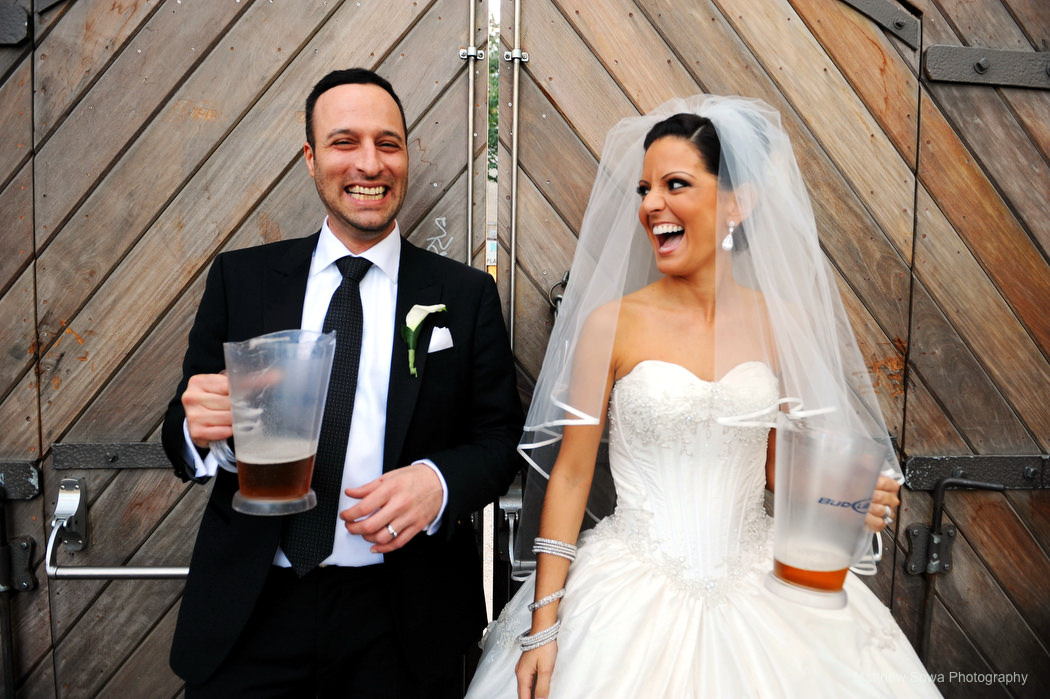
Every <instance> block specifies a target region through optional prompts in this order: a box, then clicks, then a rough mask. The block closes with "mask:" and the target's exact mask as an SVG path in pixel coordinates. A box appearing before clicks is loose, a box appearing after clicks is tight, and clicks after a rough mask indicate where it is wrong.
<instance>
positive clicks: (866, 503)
mask: <svg viewBox="0 0 1050 699" xmlns="http://www.w3.org/2000/svg"><path fill="white" fill-rule="evenodd" d="M817 502H818V503H819V504H821V505H828V506H829V507H849V508H851V509H852V510H853V511H854V512H857V513H859V514H862V515H866V514H868V508H869V507H871V498H864V499H863V500H857V501H856V502H850V501H848V500H836V499H834V498H821V499H820V500H817Z"/></svg>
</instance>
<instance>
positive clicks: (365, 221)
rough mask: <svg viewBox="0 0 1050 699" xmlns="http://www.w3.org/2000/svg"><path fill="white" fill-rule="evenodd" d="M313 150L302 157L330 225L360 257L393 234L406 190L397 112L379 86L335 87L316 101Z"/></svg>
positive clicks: (404, 157)
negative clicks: (396, 217)
mask: <svg viewBox="0 0 1050 699" xmlns="http://www.w3.org/2000/svg"><path fill="white" fill-rule="evenodd" d="M313 128H314V134H313V135H314V144H315V145H314V146H311V145H310V144H309V143H307V144H306V145H305V146H303V156H304V157H305V159H306V167H307V169H308V170H309V171H310V176H311V177H313V178H314V184H315V185H316V186H317V194H318V195H319V196H320V197H321V201H322V202H323V203H324V207H325V210H326V211H327V212H328V225H329V227H330V228H331V229H332V232H333V233H334V234H335V236H336V237H337V238H339V240H340V241H342V242H343V244H344V245H346V246H347V248H349V249H350V250H351V251H353V252H355V253H360V252H362V251H364V250H366V249H368V248H370V247H372V246H373V245H375V244H376V243H377V242H379V241H380V240H382V239H383V238H385V237H386V236H387V235H388V234H389V233H390V231H392V230H393V229H394V217H395V216H397V213H398V211H399V210H400V209H401V205H402V204H403V203H404V201H405V190H406V188H407V186H408V150H407V143H406V140H407V139H406V134H405V131H404V128H403V126H402V123H401V112H400V111H399V110H398V107H397V104H396V103H395V102H394V100H393V98H391V97H390V95H389V94H388V93H387V92H386V90H384V89H383V88H381V87H379V86H378V85H372V84H369V83H363V84H349V85H338V86H336V87H333V88H331V89H329V90H327V91H325V92H324V93H322V94H321V95H320V96H319V97H318V98H317V103H316V104H315V106H314V114H313Z"/></svg>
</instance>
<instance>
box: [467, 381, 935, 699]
mask: <svg viewBox="0 0 1050 699" xmlns="http://www.w3.org/2000/svg"><path fill="white" fill-rule="evenodd" d="M776 398H777V395H776V381H775V378H774V377H773V375H772V373H771V372H770V371H769V369H768V367H766V365H765V364H761V363H759V362H747V363H744V364H741V365H739V366H737V367H736V368H734V369H733V370H732V371H731V372H729V373H728V374H727V375H726V376H725V377H723V378H722V379H721V380H719V381H717V382H709V381H704V380H702V379H699V378H697V377H696V376H695V375H693V374H692V373H691V372H689V371H688V370H686V369H685V368H683V367H681V366H678V365H675V364H668V363H666V362H660V361H654V360H647V361H644V362H641V363H639V364H638V365H637V366H636V367H635V368H634V369H633V370H632V371H631V372H630V373H629V374H628V375H626V376H624V377H623V378H621V379H620V380H619V381H617V383H616V386H615V387H614V390H613V395H612V398H611V403H610V408H609V458H610V466H611V469H612V473H613V479H614V483H615V486H616V493H617V506H616V512H615V513H614V514H613V515H611V516H609V517H607V518H606V519H604V520H603V521H602V522H600V523H599V524H598V525H597V526H596V527H595V528H594V529H592V530H590V531H588V532H585V533H584V534H583V535H581V537H580V541H579V551H578V553H577V556H576V560H575V561H574V562H573V563H572V566H571V567H570V570H569V577H568V580H567V581H566V585H565V588H566V591H565V597H564V599H562V600H561V606H560V609H559V618H560V619H561V620H562V626H561V632H560V634H559V636H558V641H557V642H558V659H557V663H556V665H555V669H554V675H553V678H552V682H551V699H578V698H581V697H600V698H601V699H609V698H611V697H630V698H632V699H650V698H658V697H667V698H669V699H685V698H688V697H802V696H805V697H825V696H826V697H831V696H834V697H853V698H856V697H875V698H877V699H890V698H891V697H905V696H939V695H938V693H937V690H936V688H935V686H934V685H933V684H932V682H930V678H929V676H928V674H927V673H926V671H925V669H924V668H923V666H922V663H921V662H920V661H919V659H918V656H916V655H915V653H914V652H913V650H912V648H911V645H910V644H909V643H908V640H907V639H906V638H905V637H904V635H903V633H901V631H900V629H899V628H898V626H897V624H896V622H895V621H894V620H893V617H892V616H891V615H890V613H889V611H888V610H887V609H886V607H885V606H883V604H882V603H881V602H880V601H879V600H878V599H877V598H876V597H875V596H874V595H873V594H872V593H871V591H870V590H868V588H867V587H865V586H864V584H863V583H862V582H861V581H860V580H859V579H857V578H856V577H854V576H853V574H852V573H851V574H849V575H848V576H847V579H846V585H845V589H846V592H847V594H848V596H849V602H848V604H847V606H846V607H845V608H843V609H837V610H825V609H817V608H812V607H807V606H802V605H799V604H796V603H794V602H790V601H787V600H785V599H783V598H780V597H777V596H775V595H773V594H772V593H771V592H769V591H768V590H767V589H766V588H765V586H764V584H763V579H764V578H765V576H766V574H767V573H768V572H769V571H770V569H771V568H772V562H773V548H772V538H773V536H772V534H773V532H772V519H771V518H769V517H768V516H767V515H766V514H765V511H764V508H763V490H764V487H765V449H766V437H767V432H766V430H764V429H762V428H740V427H723V426H721V425H719V424H718V423H717V422H715V417H717V416H719V415H732V414H742V413H746V412H749V411H752V410H756V409H759V408H762V407H764V406H766V405H769V404H770V403H771V402H773V401H774V400H775V399H776ZM534 584H535V579H534V576H532V577H530V578H529V579H528V581H527V582H526V583H525V584H524V585H523V586H522V588H521V590H519V592H518V594H516V595H515V596H514V598H513V599H512V600H511V601H510V602H509V603H508V604H507V606H506V608H505V609H504V610H503V612H502V613H501V614H500V616H499V618H498V619H497V620H496V621H495V622H493V623H492V624H491V625H490V626H489V628H488V630H487V631H486V634H485V637H484V639H483V641H482V646H483V648H484V651H483V654H482V658H481V661H480V663H479V666H478V669H477V673H476V675H475V677H474V680H473V682H472V683H471V686H470V689H469V691H468V692H467V697H468V698H469V699H496V698H500V697H507V698H508V699H510V698H514V697H517V693H516V691H517V690H516V684H515V682H516V681H515V676H514V666H515V664H516V663H517V661H518V657H519V655H520V652H519V650H518V643H517V636H518V635H519V634H521V633H522V632H523V631H526V630H527V629H528V628H529V626H530V623H531V615H530V613H529V611H528V609H527V608H526V605H528V604H529V602H531V601H532V600H533V597H534V594H533V593H534Z"/></svg>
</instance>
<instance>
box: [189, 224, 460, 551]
mask: <svg viewBox="0 0 1050 699" xmlns="http://www.w3.org/2000/svg"><path fill="white" fill-rule="evenodd" d="M348 254H351V253H350V252H349V250H347V248H346V246H344V245H343V244H342V243H341V242H339V239H338V238H336V237H335V235H334V234H333V233H332V231H331V229H329V227H328V220H327V219H325V222H324V225H323V226H322V227H321V236H320V238H319V239H318V241H317V247H316V248H315V249H314V254H313V258H312V260H311V262H310V273H309V277H308V278H307V282H306V298H305V300H304V302H303V319H302V326H301V327H302V329H303V330H314V331H317V332H321V331H322V329H323V327H324V318H325V314H326V313H327V312H328V304H329V301H331V298H332V294H334V293H335V290H336V289H337V288H338V287H339V285H340V284H341V283H342V281H343V275H342V273H341V272H340V271H339V268H338V267H337V266H336V264H335V261H336V260H338V259H339V258H341V257H345V256H346V255H348ZM361 257H364V258H366V259H368V260H369V261H370V262H371V263H372V266H371V267H369V268H368V271H367V272H366V273H365V276H364V277H363V278H362V279H361V283H360V289H361V305H362V310H363V311H364V330H363V333H362V337H361V361H360V364H359V366H358V371H357V390H356V392H355V393H354V414H353V418H352V419H351V422H350V435H349V439H348V442H347V448H346V462H345V465H344V466H343V481H342V488H341V489H340V493H339V506H338V511H339V512H342V511H343V510H346V509H348V508H349V507H351V506H353V505H354V504H355V503H356V502H357V500H354V499H351V498H350V497H349V496H347V495H346V493H345V490H346V488H355V487H359V486H362V485H364V484H365V483H368V482H370V481H373V480H375V479H376V478H379V477H380V476H381V475H382V474H383V443H384V437H385V435H386V404H387V389H388V387H389V383H390V359H391V357H390V348H391V346H392V344H391V343H392V342H393V337H394V333H395V331H396V328H397V319H396V318H395V317H394V315H395V312H396V303H397V274H398V268H399V266H400V263H401V231H400V229H399V228H398V226H397V225H395V226H394V230H393V231H392V232H391V233H390V234H389V235H388V236H387V237H386V238H384V239H383V240H381V241H380V242H378V243H376V244H375V245H373V246H372V247H371V248H369V249H368V250H366V251H365V252H364V253H363V254H362V255H361ZM184 433H185V435H186V441H187V448H188V453H187V457H188V458H189V459H192V461H193V463H194V464H195V467H196V474H197V476H198V477H200V476H210V475H214V474H215V472H216V468H217V465H218V462H217V461H216V460H215V457H214V456H212V455H211V454H208V455H207V456H206V457H205V458H204V459H201V458H200V456H199V455H198V453H197V450H196V449H194V448H193V442H192V440H190V438H189V430H188V428H187V427H185V426H184ZM419 463H424V464H426V465H427V466H429V467H430V468H431V469H433V471H434V473H436V474H437V477H438V480H440V481H441V488H442V490H443V492H444V495H443V499H442V502H441V509H440V510H439V511H438V516H437V518H436V519H435V520H434V521H433V522H431V524H430V526H429V527H428V528H427V529H426V530H425V531H426V533H427V534H433V533H434V532H435V531H436V530H437V528H438V526H439V524H440V522H441V516H442V515H443V514H444V511H445V506H446V505H447V504H448V486H447V484H446V483H445V479H444V478H443V477H442V475H441V472H440V471H439V470H438V468H437V467H436V466H435V465H434V464H433V463H432V462H430V461H429V460H422V461H420V462H419ZM332 526H333V527H335V541H334V544H333V547H332V555H330V556H329V557H328V558H326V559H325V560H324V561H322V563H321V565H322V566H325V565H340V566H364V565H372V564H374V563H380V562H382V560H383V554H380V553H371V552H370V551H369V549H370V548H371V547H372V544H371V543H369V542H368V541H365V540H364V539H363V538H362V537H360V536H354V535H352V534H350V532H348V531H347V530H346V524H345V523H344V522H343V520H341V519H338V517H337V518H336V519H335V521H333V522H332ZM274 564H275V565H278V566H282V567H288V566H290V565H291V564H290V563H289V561H288V558H287V557H286V556H285V555H284V552H283V551H282V550H281V549H280V548H278V549H277V555H276V556H275V558H274Z"/></svg>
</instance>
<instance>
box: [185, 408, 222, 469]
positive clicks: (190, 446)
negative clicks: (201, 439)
mask: <svg viewBox="0 0 1050 699" xmlns="http://www.w3.org/2000/svg"><path fill="white" fill-rule="evenodd" d="M182 436H183V438H184V439H185V440H186V446H185V448H184V449H183V450H182V458H183V459H184V460H185V461H186V463H187V464H192V465H193V471H194V473H193V477H194V478H211V477H212V476H214V475H215V474H216V473H217V472H218V470H219V460H218V459H216V458H215V454H213V453H212V452H211V451H209V452H208V455H207V456H205V457H204V458H203V459H202V458H201V455H200V452H198V451H197V445H195V444H194V443H193V440H192V439H190V426H189V422H188V421H187V420H186V419H185V418H183V420H182Z"/></svg>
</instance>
